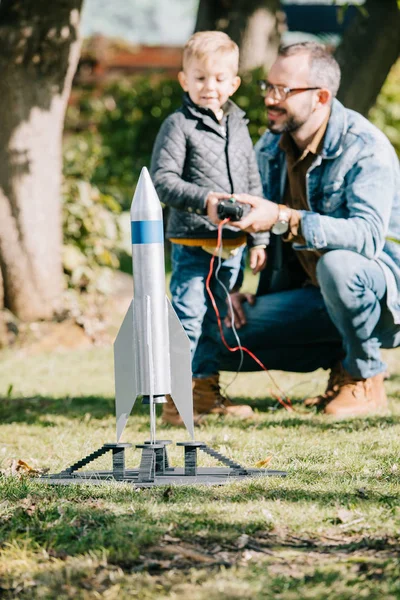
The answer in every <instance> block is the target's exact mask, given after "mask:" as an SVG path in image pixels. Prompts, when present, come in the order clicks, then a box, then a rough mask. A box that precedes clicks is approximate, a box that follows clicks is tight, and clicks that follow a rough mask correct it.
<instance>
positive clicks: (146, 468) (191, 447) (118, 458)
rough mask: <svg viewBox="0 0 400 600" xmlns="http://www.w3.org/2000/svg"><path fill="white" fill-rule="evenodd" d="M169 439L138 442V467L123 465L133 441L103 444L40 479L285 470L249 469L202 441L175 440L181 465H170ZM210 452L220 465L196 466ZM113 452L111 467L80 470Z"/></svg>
mask: <svg viewBox="0 0 400 600" xmlns="http://www.w3.org/2000/svg"><path fill="white" fill-rule="evenodd" d="M171 443H172V442H171V441H170V440H157V441H156V443H154V444H152V443H150V442H145V443H144V444H137V445H136V448H139V449H141V451H142V456H141V461H140V465H139V468H138V469H128V468H126V467H125V450H126V448H131V447H132V444H104V445H103V446H102V447H101V448H99V449H98V450H96V451H95V452H92V454H89V455H88V456H85V457H84V458H82V459H81V460H79V461H77V462H76V463H74V464H73V465H71V466H70V467H68V468H66V469H65V470H64V471H61V472H60V473H56V474H53V475H42V476H41V477H40V479H39V481H41V482H43V483H48V484H55V485H57V484H58V485H70V484H77V483H90V484H100V483H103V482H111V481H119V482H123V483H129V484H132V485H133V486H134V487H136V488H145V487H153V486H159V485H193V484H203V485H221V484H223V483H227V482H228V481H232V480H241V479H247V478H249V477H270V476H273V475H275V476H278V477H285V476H286V473H285V471H271V470H268V469H248V468H246V467H243V466H242V465H240V464H239V463H237V462H235V461H233V460H232V459H230V458H227V457H226V456H224V455H223V454H221V453H220V452H217V451H216V450H213V448H210V447H209V446H207V445H206V444H204V443H203V442H178V443H177V444H176V445H177V446H182V447H183V450H184V458H185V463H184V467H183V468H182V467H172V466H171V465H170V463H169V458H168V453H167V446H168V445H169V444H171ZM199 451H200V452H204V453H205V454H208V455H209V456H212V457H213V458H214V459H215V460H216V461H217V462H219V463H221V464H223V465H224V466H223V467H198V466H197V457H198V452H199ZM109 452H111V453H112V470H111V471H81V469H82V467H85V466H86V465H88V464H90V463H91V462H93V461H94V460H96V459H97V458H99V457H100V456H103V455H104V454H107V453H109Z"/></svg>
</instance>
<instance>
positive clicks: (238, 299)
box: [224, 292, 256, 329]
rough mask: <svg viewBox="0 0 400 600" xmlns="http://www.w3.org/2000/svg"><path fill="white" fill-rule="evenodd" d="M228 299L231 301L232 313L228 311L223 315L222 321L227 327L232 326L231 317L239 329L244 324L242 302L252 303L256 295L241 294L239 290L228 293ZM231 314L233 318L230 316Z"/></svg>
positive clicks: (245, 321) (244, 317) (244, 316)
mask: <svg viewBox="0 0 400 600" xmlns="http://www.w3.org/2000/svg"><path fill="white" fill-rule="evenodd" d="M230 299H231V302H232V309H233V315H232V314H231V312H230V311H229V312H228V314H227V316H226V317H225V320H224V323H225V325H226V326H227V327H232V321H233V318H234V320H235V327H236V329H240V328H241V327H243V325H246V323H247V320H246V315H245V314H244V310H243V304H244V303H245V302H248V303H249V304H251V305H253V304H254V303H255V301H256V297H255V295H254V294H242V293H241V292H233V293H232V294H230ZM232 316H233V318H232Z"/></svg>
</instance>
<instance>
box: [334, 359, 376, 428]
mask: <svg viewBox="0 0 400 600" xmlns="http://www.w3.org/2000/svg"><path fill="white" fill-rule="evenodd" d="M383 380H384V373H379V374H378V375H375V376H374V377H368V379H356V378H354V377H352V376H351V375H350V374H349V373H347V371H345V370H344V369H343V377H342V380H341V382H340V383H339V391H338V393H337V394H336V396H335V398H334V399H333V400H331V401H330V402H329V403H328V404H327V406H326V407H325V410H324V413H325V414H327V415H333V416H335V417H358V416H363V415H368V414H372V413H376V412H379V411H381V410H384V409H386V408H387V397H386V392H385V387H384V384H383Z"/></svg>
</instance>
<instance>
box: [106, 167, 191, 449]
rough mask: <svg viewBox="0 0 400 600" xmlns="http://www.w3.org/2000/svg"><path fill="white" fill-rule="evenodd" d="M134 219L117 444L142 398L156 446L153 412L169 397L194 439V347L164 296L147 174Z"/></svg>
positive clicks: (160, 244) (156, 206)
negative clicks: (129, 299)
mask: <svg viewBox="0 0 400 600" xmlns="http://www.w3.org/2000/svg"><path fill="white" fill-rule="evenodd" d="M130 214H131V232H132V265H133V283H134V296H133V300H132V302H131V304H130V306H129V309H128V312H127V313H126V315H125V318H124V321H123V323H122V325H121V328H120V330H119V332H118V336H117V338H116V340H115V343H114V371H115V403H116V416H117V441H119V440H120V438H121V435H122V432H123V430H124V428H125V425H126V423H127V420H128V417H129V415H130V413H131V410H132V408H133V405H134V404H135V400H136V398H137V397H138V396H142V401H143V403H144V404H149V406H150V425H151V441H152V442H154V441H155V408H156V404H160V403H163V402H165V401H166V400H165V395H166V394H170V395H171V396H172V399H173V401H174V403H175V406H176V408H177V410H178V412H179V414H180V416H181V417H182V420H183V422H184V424H185V426H186V428H187V430H188V432H189V434H190V435H191V437H192V438H193V397H192V372H191V356H190V343H189V339H188V337H187V335H186V332H185V330H184V329H183V327H182V325H181V323H180V321H179V319H178V317H177V315H176V313H175V311H174V309H173V308H172V306H171V303H170V301H169V299H168V298H167V296H166V294H165V267H164V233H163V221H162V208H161V204H160V201H159V199H158V196H157V193H156V190H155V189H154V186H153V183H152V181H151V178H150V175H149V172H148V171H147V169H146V168H143V169H142V172H141V174H140V178H139V181H138V184H137V187H136V191H135V195H134V197H133V200H132V205H131V211H130Z"/></svg>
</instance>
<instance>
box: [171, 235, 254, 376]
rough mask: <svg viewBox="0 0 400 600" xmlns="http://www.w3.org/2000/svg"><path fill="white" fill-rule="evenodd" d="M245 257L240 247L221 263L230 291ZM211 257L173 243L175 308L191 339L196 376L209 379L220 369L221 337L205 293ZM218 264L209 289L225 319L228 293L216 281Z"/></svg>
mask: <svg viewBox="0 0 400 600" xmlns="http://www.w3.org/2000/svg"><path fill="white" fill-rule="evenodd" d="M242 254H243V248H239V250H238V252H237V254H236V255H235V256H233V257H231V258H228V259H225V260H222V262H221V268H220V270H219V273H218V277H219V279H220V280H221V281H222V282H223V284H224V285H225V287H226V288H227V289H228V290H230V289H231V288H232V287H233V285H234V284H235V283H236V280H237V277H238V274H239V270H240V262H241V258H242ZM211 258H212V255H211V254H209V253H208V252H205V251H204V250H202V248H199V247H196V246H183V245H181V244H172V277H171V284H170V289H171V296H172V306H173V307H174V309H175V311H176V314H177V315H178V317H179V319H180V321H181V323H182V325H183V327H184V329H185V331H186V333H187V335H188V337H189V340H190V348H191V353H192V371H193V376H194V377H208V376H209V375H214V374H215V373H218V371H219V370H220V350H221V343H220V334H219V330H218V324H217V318H216V315H215V312H214V308H213V307H212V304H211V300H210V297H209V295H208V292H207V290H206V279H207V276H208V273H209V270H210V262H211ZM217 265H218V258H217V257H215V260H214V274H213V276H212V278H211V281H210V288H211V291H212V293H213V295H214V298H215V301H216V303H217V306H218V310H219V313H220V315H221V319H222V320H223V319H224V317H225V315H226V312H227V303H226V292H225V291H224V290H223V288H222V287H221V285H220V284H219V283H218V282H217V281H216V279H215V271H216V267H217Z"/></svg>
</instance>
